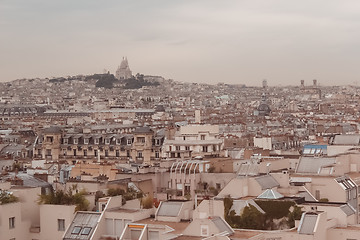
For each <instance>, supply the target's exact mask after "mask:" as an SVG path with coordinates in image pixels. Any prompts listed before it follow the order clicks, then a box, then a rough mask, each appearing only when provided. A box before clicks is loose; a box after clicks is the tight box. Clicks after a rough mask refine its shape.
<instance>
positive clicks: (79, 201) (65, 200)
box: [38, 188, 90, 211]
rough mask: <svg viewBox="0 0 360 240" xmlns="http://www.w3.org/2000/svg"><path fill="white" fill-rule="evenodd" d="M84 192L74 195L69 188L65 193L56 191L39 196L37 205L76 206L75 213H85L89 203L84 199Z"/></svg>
mask: <svg viewBox="0 0 360 240" xmlns="http://www.w3.org/2000/svg"><path fill="white" fill-rule="evenodd" d="M85 195H86V191H84V190H83V191H80V192H77V193H75V194H73V193H72V190H71V189H70V188H69V190H68V191H67V192H64V191H62V190H57V191H55V192H51V193H49V194H41V195H40V196H39V199H38V203H39V204H55V205H76V207H75V211H87V210H88V207H89V204H90V203H89V201H88V200H87V199H86V198H85Z"/></svg>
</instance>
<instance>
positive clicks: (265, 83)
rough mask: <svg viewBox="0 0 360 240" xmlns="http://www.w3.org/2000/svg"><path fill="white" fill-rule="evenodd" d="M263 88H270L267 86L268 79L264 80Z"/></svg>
mask: <svg viewBox="0 0 360 240" xmlns="http://www.w3.org/2000/svg"><path fill="white" fill-rule="evenodd" d="M262 86H263V88H267V87H268V85H267V80H266V79H264V80H263V82H262Z"/></svg>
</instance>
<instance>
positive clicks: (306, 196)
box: [299, 191, 317, 202]
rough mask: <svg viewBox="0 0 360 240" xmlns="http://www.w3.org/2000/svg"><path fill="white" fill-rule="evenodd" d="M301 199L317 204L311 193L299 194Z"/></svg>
mask: <svg viewBox="0 0 360 240" xmlns="http://www.w3.org/2000/svg"><path fill="white" fill-rule="evenodd" d="M299 197H304V198H305V201H308V202H316V201H317V200H316V199H315V198H314V197H313V196H312V195H311V194H310V193H308V192H307V191H304V192H299Z"/></svg>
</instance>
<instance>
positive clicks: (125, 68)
mask: <svg viewBox="0 0 360 240" xmlns="http://www.w3.org/2000/svg"><path fill="white" fill-rule="evenodd" d="M115 77H116V78H117V79H119V80H120V79H128V78H131V77H132V72H131V70H130V67H129V63H128V60H127V58H126V57H125V58H124V57H123V60H122V61H121V64H120V66H119V67H118V69H117V70H116V72H115Z"/></svg>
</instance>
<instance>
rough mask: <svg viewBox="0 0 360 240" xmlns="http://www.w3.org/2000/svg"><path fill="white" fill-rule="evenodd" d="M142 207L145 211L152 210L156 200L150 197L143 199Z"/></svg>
mask: <svg viewBox="0 0 360 240" xmlns="http://www.w3.org/2000/svg"><path fill="white" fill-rule="evenodd" d="M141 205H142V207H143V208H145V209H149V208H152V207H153V206H154V199H153V198H152V197H151V196H150V195H149V196H147V197H145V198H142V199H141Z"/></svg>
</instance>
